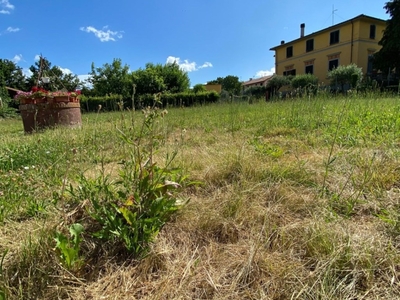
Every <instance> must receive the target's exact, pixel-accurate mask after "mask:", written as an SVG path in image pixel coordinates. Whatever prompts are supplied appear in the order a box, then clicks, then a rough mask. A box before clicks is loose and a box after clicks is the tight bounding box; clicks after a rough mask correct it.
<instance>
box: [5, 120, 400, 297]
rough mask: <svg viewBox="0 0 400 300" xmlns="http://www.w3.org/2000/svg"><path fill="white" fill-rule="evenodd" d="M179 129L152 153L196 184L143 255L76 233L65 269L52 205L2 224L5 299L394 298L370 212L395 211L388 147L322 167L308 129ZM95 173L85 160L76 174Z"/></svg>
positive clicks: (395, 288)
mask: <svg viewBox="0 0 400 300" xmlns="http://www.w3.org/2000/svg"><path fill="white" fill-rule="evenodd" d="M170 114H171V113H170ZM243 119H246V118H245V117H243ZM187 125H188V126H187V130H185V132H184V135H183V134H182V131H181V130H180V129H176V130H174V129H170V132H169V133H168V141H167V142H166V144H165V146H166V148H165V149H162V150H161V151H160V152H159V153H158V154H157V155H158V157H159V159H160V160H161V159H162V157H163V155H164V153H165V152H166V151H167V150H166V149H172V148H174V147H177V146H178V147H179V155H178V157H177V161H176V162H175V163H176V164H177V165H180V166H183V168H184V169H185V170H186V171H187V172H188V174H189V175H190V178H191V179H192V180H196V181H200V182H202V183H203V184H202V185H200V186H198V187H192V188H190V189H188V190H187V191H185V193H186V196H189V197H190V198H191V201H190V202H189V204H188V205H187V206H186V207H185V208H184V209H182V210H181V211H180V212H179V214H178V215H177V216H176V218H175V219H174V220H173V221H172V222H170V223H168V224H167V225H166V226H164V228H163V229H162V231H161V232H160V234H159V235H158V237H157V240H156V242H155V243H154V244H153V245H152V247H151V251H150V253H149V254H148V255H147V256H146V257H145V258H144V259H142V260H140V261H137V260H134V259H132V258H130V257H129V256H126V255H125V256H124V255H120V253H119V252H118V251H117V250H116V249H112V248H110V245H107V244H105V245H102V247H101V248H100V249H99V248H98V247H97V246H96V245H95V244H94V243H93V242H92V239H91V237H89V236H85V241H84V245H83V246H82V249H83V250H84V252H85V256H86V265H85V267H84V268H83V269H81V270H77V271H76V272H73V271H71V272H70V271H67V270H66V269H64V268H63V267H62V266H61V265H60V263H59V261H58V260H57V257H56V255H55V252H54V251H53V247H54V243H53V241H52V233H53V232H54V230H55V229H56V228H58V227H57V226H59V225H60V218H61V219H62V220H65V218H64V217H65V215H64V214H63V213H53V214H51V217H49V218H47V219H46V221H45V222H44V221H40V220H39V221H36V220H27V221H24V222H20V223H17V222H7V223H6V224H5V225H4V226H2V227H1V234H0V239H1V243H0V245H1V246H0V251H4V249H9V252H8V254H7V255H6V257H5V260H4V265H3V270H5V272H4V274H5V277H4V278H5V279H6V280H5V282H6V288H7V290H8V291H9V293H10V298H15V299H17V298H20V297H22V298H25V299H35V298H41V299H57V298H64V299H398V298H399V297H400V276H399V275H398V274H400V267H399V263H400V253H399V250H400V247H399V245H400V244H399V239H398V232H397V231H394V233H393V231H391V230H388V228H389V229H390V228H391V227H390V226H388V224H387V223H386V222H383V221H382V219H381V218H380V217H379V215H380V214H381V213H382V210H383V209H386V210H388V212H391V213H394V212H395V211H396V209H398V207H399V199H400V192H399V190H398V186H399V179H400V178H399V176H400V175H399V172H398V168H399V160H398V152H397V150H396V149H394V148H389V147H388V146H383V145H381V146H380V148H379V150H376V149H372V148H371V147H364V146H361V147H341V146H337V145H335V147H334V150H333V152H334V155H335V157H336V160H335V162H334V163H332V164H331V165H329V166H326V162H327V160H328V157H329V151H330V148H329V145H330V144H329V143H328V144H324V143H323V142H321V140H320V139H319V138H320V133H321V132H320V131H318V132H317V133H315V132H312V133H311V132H309V133H307V134H302V133H300V132H299V131H298V130H297V129H296V128H292V127H284V126H277V127H274V128H271V130H267V131H266V132H264V134H262V135H260V136H259V137H258V142H259V143H261V145H266V146H268V145H274V148H273V150H270V148H258V149H257V148H255V147H254V145H253V144H252V142H251V141H252V140H253V139H254V133H255V132H257V133H259V129H258V128H251V127H249V128H245V129H243V130H238V131H235V132H230V131H229V130H227V128H228V129H229V126H228V125H229V124H228V125H227V126H225V127H216V128H214V129H213V130H210V131H207V130H204V129H203V128H201V126H198V125H193V127H190V125H189V124H187ZM319 130H321V129H319ZM310 135H312V136H310ZM260 149H261V150H262V151H260ZM275 149H278V150H279V151H281V150H282V151H281V152H279V151H278V152H279V153H278V154H277V152H271V151H275ZM264 150H265V152H263V151H264ZM104 151H106V152H107V151H108V150H104ZM107 153H108V154H107V155H108V156H110V157H111V156H112V155H111V153H109V152H107ZM121 155H122V154H121ZM116 166H117V165H116V161H112V162H110V163H108V164H106V167H105V170H106V172H107V173H109V174H111V176H115V175H116V174H117V172H116ZM97 171H100V167H99V165H98V164H97V165H96V164H94V165H93V167H92V168H91V169H90V170H88V171H86V172H87V175H88V176H89V177H93V176H96V173H97ZM324 184H325V186H323V185H324ZM80 205H81V206H79V205H78V206H75V207H74V208H75V211H73V210H72V207H71V208H70V209H69V211H68V212H67V213H70V215H69V217H70V218H72V219H73V220H72V219H71V220H69V221H68V222H69V223H73V222H74V221H77V220H80V221H82V222H85V220H82V219H80V217H81V216H82V213H83V212H84V210H85V208H84V204H80ZM66 209H67V210H68V207H67V208H66ZM72 211H73V213H72ZM79 212H81V213H79ZM22 228H24V229H22ZM16 236H18V239H15V237H16ZM28 241H29V242H28ZM27 243H29V246H28V247H27ZM34 284H35V285H37V286H36V287H35V286H33V285H34Z"/></svg>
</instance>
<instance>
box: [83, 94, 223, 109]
mask: <svg viewBox="0 0 400 300" xmlns="http://www.w3.org/2000/svg"><path fill="white" fill-rule="evenodd" d="M156 95H158V96H159V97H160V103H161V106H162V107H167V106H173V107H180V106H192V105H198V104H200V105H203V104H208V103H215V102H217V101H218V100H219V98H220V95H219V94H218V93H217V92H215V91H206V92H198V93H193V92H183V93H176V94H156ZM156 95H153V94H145V95H139V96H136V97H135V99H136V100H135V107H136V108H144V107H148V106H153V105H154V103H155V101H156V100H155V97H156ZM157 101H158V100H157ZM99 106H101V109H102V110H106V111H116V110H121V109H127V108H129V109H131V108H132V99H131V98H129V99H126V98H123V97H122V96H121V95H108V96H99V97H87V96H81V108H82V109H83V110H85V111H87V112H93V111H98V109H99Z"/></svg>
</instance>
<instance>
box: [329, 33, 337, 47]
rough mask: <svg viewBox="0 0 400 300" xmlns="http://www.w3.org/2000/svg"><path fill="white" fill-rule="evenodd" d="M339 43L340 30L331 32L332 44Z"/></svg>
mask: <svg viewBox="0 0 400 300" xmlns="http://www.w3.org/2000/svg"><path fill="white" fill-rule="evenodd" d="M337 43H339V30H336V31H332V32H331V42H330V44H331V45H333V44H337Z"/></svg>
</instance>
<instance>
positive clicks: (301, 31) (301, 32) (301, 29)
mask: <svg viewBox="0 0 400 300" xmlns="http://www.w3.org/2000/svg"><path fill="white" fill-rule="evenodd" d="M305 27H306V24H304V23H302V24H300V37H303V36H304V28H305Z"/></svg>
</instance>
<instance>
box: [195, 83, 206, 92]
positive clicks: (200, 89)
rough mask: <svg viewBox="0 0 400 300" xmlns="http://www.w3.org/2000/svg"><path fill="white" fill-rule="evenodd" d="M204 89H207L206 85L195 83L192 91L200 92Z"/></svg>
mask: <svg viewBox="0 0 400 300" xmlns="http://www.w3.org/2000/svg"><path fill="white" fill-rule="evenodd" d="M206 91H207V89H206V87H205V86H204V85H202V84H201V83H199V84H196V85H195V86H194V87H193V93H195V94H197V93H200V92H206Z"/></svg>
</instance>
